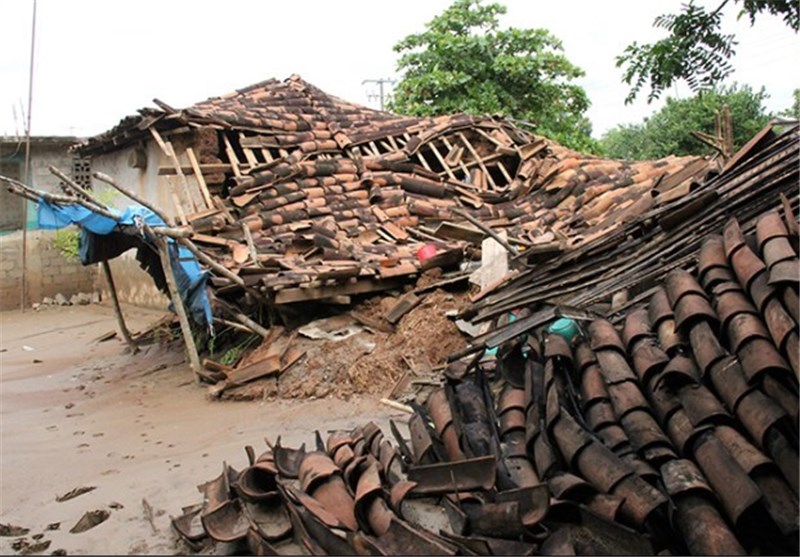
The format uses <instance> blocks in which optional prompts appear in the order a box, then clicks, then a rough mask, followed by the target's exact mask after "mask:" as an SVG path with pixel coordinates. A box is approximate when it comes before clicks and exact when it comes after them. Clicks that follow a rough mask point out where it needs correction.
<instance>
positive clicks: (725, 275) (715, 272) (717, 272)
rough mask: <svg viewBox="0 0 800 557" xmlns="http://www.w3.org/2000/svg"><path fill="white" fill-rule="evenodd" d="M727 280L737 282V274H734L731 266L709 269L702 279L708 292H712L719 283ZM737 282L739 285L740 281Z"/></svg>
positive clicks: (701, 281)
mask: <svg viewBox="0 0 800 557" xmlns="http://www.w3.org/2000/svg"><path fill="white" fill-rule="evenodd" d="M727 282H736V275H734V274H733V271H732V270H731V268H730V267H724V268H723V267H714V268H713V269H709V270H708V271H706V272H705V273H704V274H703V276H702V279H701V280H700V283H701V284H702V285H703V288H704V289H705V290H706V292H710V291H712V290H713V289H714V287H716V286H717V285H720V284H724V283H727ZM736 284H737V286H738V284H739V283H738V282H736Z"/></svg>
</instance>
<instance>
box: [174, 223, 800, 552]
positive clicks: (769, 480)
mask: <svg viewBox="0 0 800 557" xmlns="http://www.w3.org/2000/svg"><path fill="white" fill-rule="evenodd" d="M718 232H719V230H716V231H715V230H712V231H709V233H708V234H704V235H703V237H702V238H701V242H702V248H701V250H700V252H699V255H698V256H697V257H696V259H695V260H694V261H693V263H694V264H695V265H696V267H697V273H696V274H695V275H693V274H691V273H689V272H687V271H685V270H673V271H671V272H670V273H669V274H667V275H666V280H665V282H664V283H663V284H659V285H658V288H657V289H656V290H655V291H654V293H653V294H652V296H650V298H649V300H648V301H647V303H643V304H637V306H636V307H635V308H633V309H631V310H630V311H626V312H624V315H623V326H622V327H621V328H619V329H618V328H615V327H614V325H613V324H612V323H611V322H610V321H608V320H605V319H593V320H584V321H582V322H581V324H580V325H579V324H578V323H576V322H574V321H573V322H570V323H569V324H571V326H572V328H570V327H559V328H558V331H559V332H558V333H555V332H551V331H554V330H556V329H555V328H554V327H549V328H548V330H544V329H543V328H541V327H540V328H537V329H536V330H535V331H530V332H528V333H527V334H522V335H519V336H517V337H515V338H513V339H510V340H508V341H506V342H504V343H502V344H501V345H500V346H499V347H498V350H497V356H496V360H495V363H494V365H492V366H484V365H482V364H480V363H479V358H473V359H472V361H470V362H466V361H459V362H456V363H454V364H451V365H450V366H449V367H448V368H447V369H446V370H445V372H444V375H445V377H446V379H447V383H446V385H445V386H444V387H443V388H441V389H437V390H435V391H434V392H433V394H432V395H431V396H430V397H429V398H428V400H427V402H426V403H425V404H424V405H414V407H415V410H414V414H413V415H412V417H411V419H410V420H409V423H408V431H409V433H408V435H407V436H404V435H403V434H402V433H401V431H400V429H399V428H398V427H397V424H395V423H394V422H392V423H391V430H392V434H393V436H394V438H395V444H393V443H392V442H390V441H389V439H388V438H387V437H386V436H385V434H384V432H382V431H381V430H380V429H379V428H378V427H377V426H375V425H374V424H371V423H370V424H367V425H365V426H363V427H357V428H355V429H354V430H352V431H336V432H333V433H331V434H330V435H329V436H328V437H327V439H325V440H323V439H322V437H321V436H320V435H319V434H317V439H316V447H315V450H313V451H307V450H306V449H305V446H303V447H300V448H287V447H283V446H281V445H280V442H279V439H278V441H277V442H276V443H275V444H269V443H268V445H269V450H267V451H266V452H265V453H264V454H262V455H260V456H258V457H256V455H255V451H254V450H253V449H252V448H250V447H248V448H247V453H248V456H249V465H248V466H247V467H246V468H245V469H244V470H242V471H241V472H237V471H235V470H234V469H232V468H231V467H229V466H227V465H225V466H224V469H223V472H222V474H221V475H220V476H219V477H218V478H216V479H214V480H212V481H210V482H207V483H205V484H203V485H201V486H199V489H200V491H201V492H202V493H203V502H202V503H200V504H197V505H193V506H191V507H186V508H185V509H184V513H183V514H182V515H181V516H179V517H177V518H175V519H174V520H173V524H174V526H175V529H176V531H177V532H178V533H179V534H180V535H181V536H182V537H183V539H185V540H186V541H187V542H189V543H190V544H191V547H193V548H195V549H200V548H201V547H203V545H204V544H206V543H215V544H217V545H216V547H215V548H214V551H215V552H222V551H227V552H235V551H249V552H251V553H253V554H289V553H298V552H303V553H311V554H326V553H327V554H340V555H341V554H351V553H364V554H377V555H391V554H401V553H402V554H446V555H455V554H468V555H475V554H477V555H508V554H514V555H531V554H539V553H540V554H565V553H568V554H639V555H644V554H655V553H659V554H661V553H669V554H687V553H691V554H694V555H717V554H723V555H736V554H746V553H750V554H754V553H756V554H759V553H769V554H787V555H789V554H797V552H798V545H797V539H798V538H797V534H798V499H797V494H798V471H799V470H798V443H797V439H798V376H799V375H798V360H797V354H798V350H799V349H800V348H799V347H798V326H797V319H798V315H797V309H798V303H797V288H798V283H800V274H799V270H800V266H799V264H798V235H797V222H796V221H795V220H794V216H793V215H784V218H781V216H780V215H779V214H778V213H776V212H768V213H766V214H763V215H762V216H761V217H760V218H759V219H758V221H757V226H756V233H755V234H753V235H744V234H743V233H742V231H741V228H740V226H739V223H738V222H737V221H736V220H735V219H730V220H729V221H728V222H727V223H726V225H725V227H724V231H722V232H723V234H722V235H719V234H718ZM271 433H272V434H273V435H274V434H275V432H271Z"/></svg>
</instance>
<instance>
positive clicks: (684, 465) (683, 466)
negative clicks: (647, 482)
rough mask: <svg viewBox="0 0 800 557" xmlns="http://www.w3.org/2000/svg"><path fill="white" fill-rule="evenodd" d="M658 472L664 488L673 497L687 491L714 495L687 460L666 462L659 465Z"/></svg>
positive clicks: (699, 473)
mask: <svg viewBox="0 0 800 557" xmlns="http://www.w3.org/2000/svg"><path fill="white" fill-rule="evenodd" d="M660 471H661V477H662V479H663V480H664V487H666V489H667V493H668V494H669V495H671V496H673V497H674V496H676V495H680V494H681V493H686V492H687V491H701V492H704V493H708V494H709V495H713V493H714V492H713V491H712V490H711V487H710V486H709V485H708V482H707V481H706V478H705V476H703V473H702V472H701V471H700V469H699V468H698V467H697V466H696V465H695V463H694V462H692V461H691V460H689V459H686V458H679V459H675V460H671V461H669V462H666V463H664V464H663V465H661V468H660Z"/></svg>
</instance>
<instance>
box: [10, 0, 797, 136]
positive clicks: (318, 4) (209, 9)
mask: <svg viewBox="0 0 800 557" xmlns="http://www.w3.org/2000/svg"><path fill="white" fill-rule="evenodd" d="M718 1H719V0H714V1H709V0H697V2H698V3H699V4H701V5H704V6H707V7H708V8H713V7H715V6H716V5H717V3H718ZM450 3H451V0H403V1H400V2H392V3H389V2H386V1H377V0H371V1H370V0H327V1H326V0H314V1H311V0H288V1H275V0H262V1H255V0H224V1H222V2H198V1H191V2H190V1H188V0H135V1H133V0H114V1H110V0H38V3H37V19H36V38H35V43H34V44H35V49H34V72H33V99H32V109H31V133H32V135H40V136H41V135H75V136H80V137H88V136H92V135H95V134H98V133H101V132H103V131H105V130H107V129H109V128H111V127H113V126H114V125H115V124H116V123H117V122H119V120H120V119H122V118H123V117H125V116H127V115H130V114H135V113H136V110H137V109H139V108H142V107H152V106H154V105H153V103H152V99H153V98H158V99H160V100H162V101H164V102H166V103H168V104H170V105H172V106H174V107H185V106H189V105H191V104H193V103H195V102H199V101H202V100H205V99H206V98H208V97H213V96H217V95H221V94H224V93H227V92H229V91H233V90H234V89H237V88H242V87H245V86H247V85H250V84H252V83H257V82H259V81H262V80H264V79H268V78H278V79H285V78H287V77H289V76H290V75H292V74H294V73H297V74H299V75H300V76H301V77H302V78H303V79H305V80H306V81H309V82H311V83H313V84H314V85H316V86H318V87H319V88H321V89H322V90H324V91H327V92H328V93H331V94H333V95H336V96H338V97H341V98H343V99H346V100H348V101H352V102H356V103H361V104H364V105H367V106H372V107H374V108H377V107H378V105H379V100H378V98H377V94H376V93H377V87H376V85H374V84H371V83H364V81H365V80H374V79H380V78H388V79H392V78H397V77H398V74H397V72H396V61H397V55H396V53H395V52H394V51H393V50H392V46H393V45H394V44H396V43H397V42H398V41H400V40H401V39H402V38H404V37H405V36H407V35H409V34H411V33H415V32H420V31H422V30H423V29H424V25H425V23H426V22H428V21H430V20H431V19H432V18H433V17H434V16H435V15H437V14H439V13H441V12H442V11H443V10H444V9H446V8H447V7H448V6H449V5H450ZM500 3H502V4H504V5H505V6H506V7H507V10H508V11H507V13H506V15H505V16H504V17H503V19H502V21H501V24H502V26H513V27H520V28H524V27H532V28H544V29H547V30H549V31H550V32H551V33H553V34H554V35H555V36H556V37H558V38H559V39H561V41H562V42H563V46H564V53H565V54H566V56H567V58H568V59H569V60H570V61H571V62H572V63H573V64H575V65H577V66H579V67H581V68H582V69H583V70H584V71H585V72H586V76H585V77H583V78H582V79H580V80H579V82H578V83H579V84H580V85H582V86H583V87H584V89H585V90H586V92H587V94H588V96H589V99H590V100H591V102H592V106H591V108H590V109H589V111H588V112H587V116H588V117H589V119H590V121H591V122H592V125H593V135H594V136H596V137H599V136H600V135H602V133H603V132H605V131H606V130H608V129H610V128H613V127H615V126H616V125H620V124H631V123H638V122H641V121H642V119H643V118H644V117H646V116H648V115H649V114H651V113H652V112H654V111H655V110H657V109H659V108H660V107H661V106H663V99H662V100H661V101H658V102H655V103H653V104H649V105H648V104H647V103H646V101H645V97H646V93H645V94H641V95H640V97H641V99H638V100H637V101H636V102H634V103H633V104H632V105H627V106H626V105H625V104H624V99H625V96H626V95H627V91H628V88H627V86H626V85H625V84H623V83H622V81H621V76H622V72H621V70H620V69H619V68H617V67H615V63H614V59H615V57H616V56H617V55H619V54H621V53H622V51H623V49H624V48H625V46H626V45H628V44H630V43H631V42H632V41H639V42H652V41H653V40H657V39H658V38H660V37H661V36H663V35H661V33H662V32H660V31H658V30H654V29H653V27H652V23H653V20H654V19H655V17H656V16H658V15H659V14H662V13H668V12H677V11H678V10H679V9H680V5H681V0H658V1H650V0H648V1H642V0H603V1H592V0H558V1H555V2H553V1H552V0H547V1H545V0H504V1H503V0H500ZM738 4H739V3H736V4H734V3H733V2H731V3H729V5H728V7H727V8H726V17H725V20H724V29H725V30H726V31H727V32H733V33H736V35H737V39H738V41H739V45H738V47H737V55H736V57H735V59H734V67H735V69H736V71H735V73H734V74H733V76H732V77H731V78H730V79H729V81H731V82H732V81H736V82H738V83H740V84H748V85H750V86H752V87H753V88H755V89H756V90H758V89H760V88H761V87H764V88H765V89H766V91H767V93H768V94H769V95H770V98H769V99H768V101H767V102H766V107H767V109H768V110H770V111H773V112H777V111H781V110H784V109H786V108H787V107H789V106H790V105H791V102H792V98H791V95H792V91H793V89H795V88H798V87H800V72H798V60H800V38H798V35H796V34H795V33H793V32H792V31H790V30H789V28H788V27H787V26H786V25H785V24H784V23H783V22H782V21H781V20H780V19H779V18H777V17H775V16H771V15H761V16H760V17H759V18H758V19H757V20H756V23H755V25H754V26H752V27H751V25H750V23H749V20H747V19H746V18H742V19H741V20H737V18H736V12H737V7H738ZM32 12H33V0H0V135H7V136H14V135H17V134H19V135H24V130H25V115H26V114H27V107H28V83H29V68H30V51H31V21H32ZM670 94H671V95H673V96H678V97H685V96H689V95H690V91H689V89H688V87H686V86H685V85H684V86H681V85H678V86H676V87H674V88H673V89H672V90H671V91H670ZM734 125H735V123H734Z"/></svg>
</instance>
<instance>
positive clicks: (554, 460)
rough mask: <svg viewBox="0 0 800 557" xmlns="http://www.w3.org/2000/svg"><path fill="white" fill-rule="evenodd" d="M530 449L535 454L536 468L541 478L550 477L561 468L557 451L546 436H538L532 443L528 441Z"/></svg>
mask: <svg viewBox="0 0 800 557" xmlns="http://www.w3.org/2000/svg"><path fill="white" fill-rule="evenodd" d="M528 447H529V451H530V452H531V453H533V463H534V465H535V466H534V467H535V468H536V474H537V475H538V476H539V477H540V478H546V477H548V476H549V475H550V474H551V473H552V471H553V470H554V469H556V468H557V467H558V466H559V462H558V457H557V455H556V453H555V449H554V447H553V446H552V445H551V444H550V441H549V440H548V439H547V436H546V435H543V434H542V435H536V436H535V437H534V438H533V439H532V441H528Z"/></svg>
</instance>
